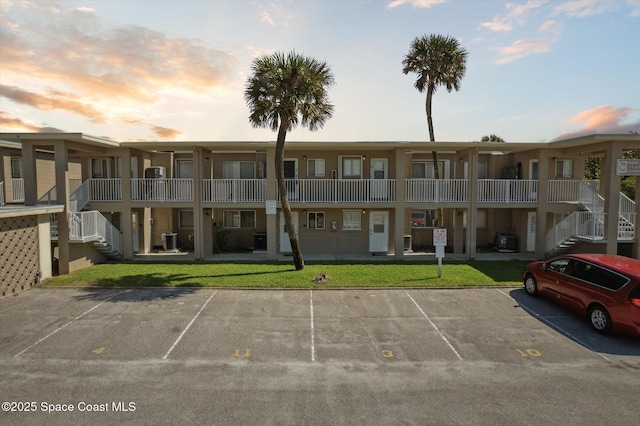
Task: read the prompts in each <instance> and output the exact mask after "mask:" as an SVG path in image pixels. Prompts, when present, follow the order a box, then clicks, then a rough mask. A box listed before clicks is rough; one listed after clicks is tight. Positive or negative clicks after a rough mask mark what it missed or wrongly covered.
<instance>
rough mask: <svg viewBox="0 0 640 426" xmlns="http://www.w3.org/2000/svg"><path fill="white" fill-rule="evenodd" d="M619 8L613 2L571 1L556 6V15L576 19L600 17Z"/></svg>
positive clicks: (601, 0) (608, 0) (597, 0)
mask: <svg viewBox="0 0 640 426" xmlns="http://www.w3.org/2000/svg"><path fill="white" fill-rule="evenodd" d="M617 7H618V4H617V2H615V1H611V0H571V1H566V2H563V3H560V4H556V5H555V6H554V8H553V9H554V11H555V12H556V13H561V14H564V15H567V16H573V17H576V18H585V17H587V16H594V15H600V14H602V13H605V12H610V11H613V10H615V9H616V8H617Z"/></svg>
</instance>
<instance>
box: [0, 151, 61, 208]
mask: <svg viewBox="0 0 640 426" xmlns="http://www.w3.org/2000/svg"><path fill="white" fill-rule="evenodd" d="M22 179H24V205H25V206H35V205H36V204H38V185H37V182H38V172H37V170H36V147H35V146H34V145H33V143H32V142H26V141H23V142H22ZM5 185H6V184H5ZM5 190H7V187H6V186H5ZM58 200H59V201H58V203H62V201H60V199H58Z"/></svg>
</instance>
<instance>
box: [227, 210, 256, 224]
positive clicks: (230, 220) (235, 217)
mask: <svg viewBox="0 0 640 426" xmlns="http://www.w3.org/2000/svg"><path fill="white" fill-rule="evenodd" d="M223 225H224V227H225V228H255V227H256V212H255V210H225V211H224V212H223Z"/></svg>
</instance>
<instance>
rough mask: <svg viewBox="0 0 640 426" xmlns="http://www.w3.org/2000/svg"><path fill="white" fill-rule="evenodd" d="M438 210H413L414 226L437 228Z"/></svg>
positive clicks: (412, 221)
mask: <svg viewBox="0 0 640 426" xmlns="http://www.w3.org/2000/svg"><path fill="white" fill-rule="evenodd" d="M437 218H438V215H437V211H436V210H418V209H413V210H411V227H412V228H435V227H436V226H437Z"/></svg>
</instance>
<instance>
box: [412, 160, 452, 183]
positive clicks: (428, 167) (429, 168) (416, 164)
mask: <svg viewBox="0 0 640 426" xmlns="http://www.w3.org/2000/svg"><path fill="white" fill-rule="evenodd" d="M438 172H440V177H444V161H438ZM411 178H412V179H434V178H435V173H434V169H433V161H426V160H425V161H412V162H411Z"/></svg>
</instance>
